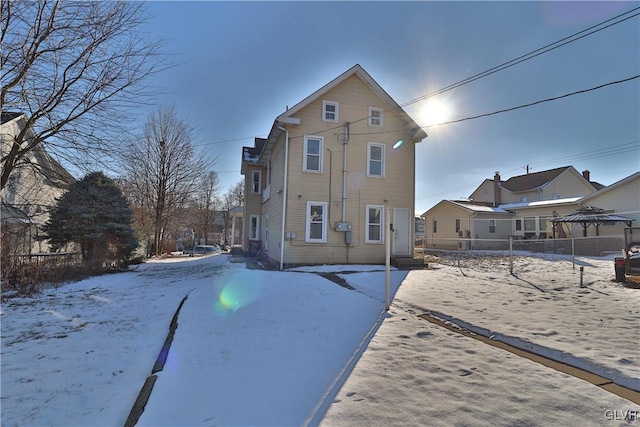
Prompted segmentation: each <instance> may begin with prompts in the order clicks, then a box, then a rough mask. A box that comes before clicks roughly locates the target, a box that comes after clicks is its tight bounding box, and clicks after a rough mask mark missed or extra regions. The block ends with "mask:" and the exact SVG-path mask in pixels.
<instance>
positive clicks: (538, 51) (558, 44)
mask: <svg viewBox="0 0 640 427" xmlns="http://www.w3.org/2000/svg"><path fill="white" fill-rule="evenodd" d="M639 9H640V7H637V8H635V9H632V10H630V11H627V12H625V13H622V14H620V15H618V16H615V17H613V18H610V19H607V20H606V21H603V22H601V23H599V24H596V25H593V26H591V27H589V28H586V29H584V30H582V31H579V32H577V33H575V34H572V35H570V36H568V37H565V38H563V39H560V40H558V41H555V42H553V43H550V44H548V45H546V46H543V47H541V48H538V49H536V50H534V51H531V52H529V53H527V54H525V55H521V56H519V57H517V58H515V59H512V60H510V61H507V62H505V63H503V64H500V65H497V66H495V67H493V68H489V69H488V70H485V71H483V72H481V73H478V74H476V75H473V76H471V77H468V78H466V79H464V80H461V81H459V82H457V83H453V84H450V85H449V86H445V87H444V88H442V89H438V90H436V91H434V92H431V93H428V94H426V95H422V96H420V97H418V98H415V99H412V100H411V101H407V102H405V103H404V104H402V105H401V107H406V106H407V105H411V104H415V103H416V102H419V101H422V100H424V99H427V98H430V97H432V96H435V95H439V94H441V93H444V92H447V91H450V90H452V89H455V88H457V87H460V86H463V85H465V84H467V83H471V82H473V81H476V80H479V79H481V78H483V77H487V76H489V75H491V74H494V73H497V72H498V71H502V70H505V69H507V68H510V67H513V66H514V65H517V64H520V63H521V62H524V61H528V60H529V59H533V58H535V57H537V56H539V55H542V54H543V53H547V52H550V51H552V50H555V49H557V48H559V47H562V46H564V45H567V44H569V43H573V42H575V41H578V40H580V39H582V38H584V37H587V36H590V35H592V34H595V33H597V32H599V31H602V30H604V29H607V28H609V27H612V26H614V25H618V24H620V23H622V22H624V21H626V20H628V19H631V18H634V17H636V16H638V15H640V13H636V14H634V15H631V16H628V17H626V18H624V19H621V20H619V21H617V22H614V23H612V24H609V25H606V26H604V27H602V28H598V29H597V30H594V31H591V32H590V33H587V34H583V35H581V36H580V37H576V36H578V35H580V34H582V33H585V32H587V31H589V30H592V29H594V28H597V27H600V26H602V25H603V24H606V23H608V22H611V21H613V20H616V19H618V18H620V17H622V16H624V15H628V14H629V13H632V12H635V11H637V10H639ZM574 37H576V38H574ZM570 39H571V40H570ZM566 40H568V41H566ZM562 42H564V43H562Z"/></svg>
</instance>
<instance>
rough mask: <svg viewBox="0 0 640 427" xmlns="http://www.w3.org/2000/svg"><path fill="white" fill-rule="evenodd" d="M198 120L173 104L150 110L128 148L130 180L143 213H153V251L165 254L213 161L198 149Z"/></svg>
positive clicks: (126, 158)
mask: <svg viewBox="0 0 640 427" xmlns="http://www.w3.org/2000/svg"><path fill="white" fill-rule="evenodd" d="M195 133H196V129H195V127H194V126H193V125H191V124H190V123H189V122H187V121H186V120H184V119H181V118H179V117H178V116H177V114H176V112H175V109H174V108H173V107H160V108H158V109H157V110H156V111H154V112H152V113H150V114H149V117H148V118H147V121H146V123H145V126H144V129H143V133H142V135H140V136H139V137H138V138H136V139H135V140H133V141H132V142H131V144H130V145H129V147H128V148H127V150H126V151H124V152H123V161H122V167H123V169H124V170H125V180H126V181H127V182H128V183H129V186H130V187H131V188H132V191H133V192H134V193H136V194H137V197H138V198H139V199H140V205H141V206H140V207H141V208H142V209H141V210H140V211H139V212H147V213H148V214H149V215H150V217H146V218H144V219H143V221H146V222H147V223H151V224H152V225H153V226H152V228H153V242H154V244H155V250H154V253H155V254H156V255H161V254H162V253H163V249H164V248H163V243H164V239H165V236H166V234H167V231H168V227H169V225H170V224H172V223H175V222H176V217H177V216H178V214H179V213H180V212H181V211H182V210H183V209H184V208H185V207H186V206H187V205H188V201H189V200H191V199H193V196H194V193H195V191H197V190H198V183H199V182H200V181H201V179H202V176H203V175H204V174H205V173H206V172H205V171H206V170H207V169H208V168H209V167H210V166H211V165H212V163H213V161H207V160H205V158H204V157H203V156H201V155H199V153H197V152H196V150H195V142H196V141H195Z"/></svg>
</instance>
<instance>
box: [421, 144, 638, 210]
mask: <svg viewBox="0 0 640 427" xmlns="http://www.w3.org/2000/svg"><path fill="white" fill-rule="evenodd" d="M639 144H640V140H638V141H632V142H626V143H624V144H619V145H614V146H612V147H607V148H603V149H598V150H593V151H587V152H585V153H579V154H575V155H568V156H565V157H559V158H556V159H549V160H543V161H540V162H534V163H529V165H542V164H550V163H563V162H564V160H575V159H577V160H589V159H596V158H601V157H609V156H614V155H617V154H623V153H627V152H631V151H636V150H638V149H640V145H639ZM630 145H632V146H631V147H629V146H630ZM583 155H586V156H587V157H584V158H581V157H582V156H583ZM519 169H520V168H516V169H512V170H510V171H507V172H506V174H507V175H508V174H509V173H511V172H515V171H517V170H519ZM636 171H637V170H636ZM620 172H623V171H616V172H615V173H616V174H617V173H620ZM612 174H613V173H612ZM601 175H602V176H604V175H611V174H601ZM471 187H476V188H477V185H476V184H468V185H462V186H458V187H454V188H450V189H447V190H442V191H438V192H437V193H431V194H428V195H426V196H423V197H416V200H423V199H428V198H430V197H435V196H439V195H441V194H447V193H451V192H453V191H460V190H464V189H467V188H471Z"/></svg>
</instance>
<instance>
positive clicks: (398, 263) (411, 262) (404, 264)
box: [391, 256, 427, 269]
mask: <svg viewBox="0 0 640 427" xmlns="http://www.w3.org/2000/svg"><path fill="white" fill-rule="evenodd" d="M391 265H393V266H394V267H396V268H400V269H409V268H423V267H425V266H426V265H427V264H426V263H425V262H424V257H423V256H420V257H419V258H411V257H391Z"/></svg>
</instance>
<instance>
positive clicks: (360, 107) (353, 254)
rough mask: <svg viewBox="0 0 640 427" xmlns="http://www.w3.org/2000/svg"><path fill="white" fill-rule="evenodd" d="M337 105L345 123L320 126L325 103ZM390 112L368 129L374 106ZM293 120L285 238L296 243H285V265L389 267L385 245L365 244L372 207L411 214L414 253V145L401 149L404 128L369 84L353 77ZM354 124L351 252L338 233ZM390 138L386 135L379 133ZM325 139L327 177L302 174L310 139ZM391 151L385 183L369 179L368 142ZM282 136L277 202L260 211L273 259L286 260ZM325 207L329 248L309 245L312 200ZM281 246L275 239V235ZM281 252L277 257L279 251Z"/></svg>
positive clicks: (275, 177)
mask: <svg viewBox="0 0 640 427" xmlns="http://www.w3.org/2000/svg"><path fill="white" fill-rule="evenodd" d="M323 100H329V101H335V102H338V103H339V122H338V123H332V122H324V121H322V115H321V114H322V101H323ZM370 106H372V107H379V108H384V127H382V128H380V127H371V126H368V121H367V116H368V114H369V107H370ZM294 117H296V118H299V119H300V125H297V126H287V129H288V130H289V132H290V144H289V175H288V192H287V218H286V232H287V233H295V238H292V239H286V242H285V259H284V262H285V263H286V264H288V265H290V264H324V263H347V262H348V263H383V262H384V254H385V245H384V244H380V243H365V226H366V224H365V206H366V205H367V204H375V205H383V206H386V207H392V208H393V207H396V208H407V209H409V210H410V221H409V227H410V230H409V240H410V248H411V254H410V255H412V254H413V232H414V230H413V228H414V221H413V218H414V212H413V206H414V191H415V146H414V144H410V143H405V144H403V145H402V146H400V147H399V148H398V149H396V150H394V149H393V148H392V146H393V144H394V143H395V142H396V141H397V140H399V139H404V138H406V135H405V131H404V129H405V127H406V122H405V121H404V119H402V118H401V117H400V116H399V115H398V114H397V113H395V112H394V111H392V110H390V109H389V107H388V106H387V105H386V104H385V103H384V102H383V101H382V100H381V99H380V98H378V96H377V95H376V94H375V93H374V92H373V91H372V90H371V89H369V87H368V86H367V85H366V84H364V83H363V81H362V80H361V79H360V78H359V77H357V76H355V75H352V76H351V77H349V78H347V79H346V80H345V81H343V82H342V83H341V84H339V85H338V86H336V87H334V88H333V89H332V90H330V91H328V92H327V93H326V94H324V95H322V96H321V97H320V98H318V99H317V100H315V101H314V102H311V103H310V104H309V105H307V106H306V107H304V108H302V109H301V110H300V111H298V112H297V113H296V114H295V115H294ZM346 122H349V123H350V125H349V129H348V133H349V135H350V136H349V139H348V143H347V145H346V148H347V167H346V203H345V206H346V209H345V221H346V222H350V223H351V224H352V243H351V244H350V245H349V246H348V247H347V245H346V244H345V233H344V232H340V231H335V230H334V229H333V228H334V226H335V223H336V222H339V221H342V205H343V201H342V191H343V190H342V189H343V159H344V154H343V153H344V147H345V145H344V144H343V143H342V140H341V138H342V136H341V135H340V134H345V133H346V132H347V129H346V127H345V123H346ZM381 132H384V133H381ZM365 134H367V135H365ZM305 135H315V136H321V137H323V138H324V147H323V157H324V158H323V172H322V173H313V172H304V171H303V156H304V136H305ZM368 142H374V143H380V144H384V145H385V177H384V178H374V177H367V143H368ZM284 167H285V166H284V134H283V136H282V137H281V138H280V140H279V141H278V143H277V144H276V146H275V148H274V152H273V153H272V178H271V181H272V184H271V185H272V189H271V198H270V199H269V200H268V201H267V202H266V203H264V204H263V205H262V210H263V213H265V214H266V213H269V227H270V235H269V236H270V237H269V246H268V253H269V257H270V258H272V259H273V260H276V261H279V260H280V253H279V251H280V247H279V243H280V238H281V229H280V227H281V222H280V217H281V215H282V212H281V211H282V208H281V204H282V194H276V190H278V189H281V188H283V187H284V185H283V183H284V181H283V171H284ZM308 201H313V202H326V203H327V207H328V211H329V212H328V219H329V222H328V227H327V240H326V243H307V242H305V234H306V208H307V202H308ZM276 227H277V237H278V238H277V242H276V241H275V240H276V239H274V238H273V237H275V236H274V235H275V234H276V233H275V231H276V230H274V228H276ZM274 251H275V252H274Z"/></svg>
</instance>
